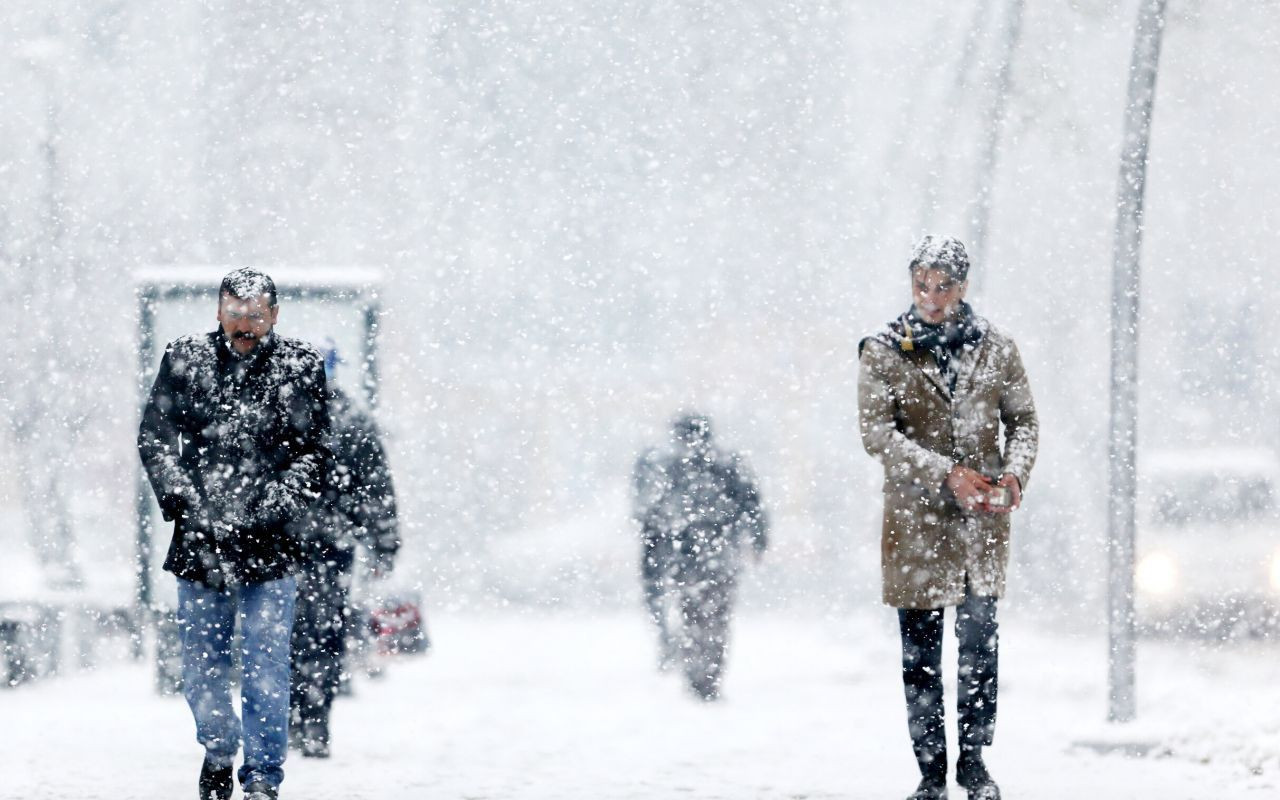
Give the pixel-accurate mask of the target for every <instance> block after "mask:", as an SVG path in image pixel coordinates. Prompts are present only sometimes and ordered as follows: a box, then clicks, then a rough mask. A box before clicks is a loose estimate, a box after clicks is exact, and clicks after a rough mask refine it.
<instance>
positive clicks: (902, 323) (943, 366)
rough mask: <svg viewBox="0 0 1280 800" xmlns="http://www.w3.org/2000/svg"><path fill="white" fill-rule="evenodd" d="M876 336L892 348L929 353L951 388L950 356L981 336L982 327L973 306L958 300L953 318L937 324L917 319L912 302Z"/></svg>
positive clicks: (972, 343)
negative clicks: (957, 312) (958, 305)
mask: <svg viewBox="0 0 1280 800" xmlns="http://www.w3.org/2000/svg"><path fill="white" fill-rule="evenodd" d="M878 338H880V339H881V340H882V341H884V342H885V343H886V344H889V345H891V346H893V348H894V349H896V350H901V351H903V352H913V351H916V350H922V351H926V352H928V353H930V354H931V355H932V356H933V359H934V361H935V362H936V363H937V365H938V371H939V372H941V373H942V378H943V380H945V381H946V382H947V385H948V386H949V387H950V389H951V391H953V392H954V391H955V381H956V376H955V374H954V373H952V372H951V359H952V357H953V356H955V355H956V354H957V353H959V352H960V350H961V349H962V348H964V347H966V346H972V345H975V344H977V343H978V341H979V340H981V339H982V330H981V329H980V328H979V327H978V324H977V320H976V319H975V318H974V316H973V307H972V306H970V305H969V304H968V303H966V302H964V301H961V302H960V313H959V314H957V315H956V316H955V318H954V319H949V320H947V321H946V322H943V323H940V324H937V325H931V324H929V323H927V322H925V321H924V320H922V319H920V315H918V314H917V313H916V307H915V306H914V305H913V306H911V308H909V309H907V311H906V313H904V314H902V315H900V316H899V317H898V318H897V319H895V320H894V321H893V322H890V323H889V327H888V330H887V331H885V332H884V333H882V334H880V336H879V337H878Z"/></svg>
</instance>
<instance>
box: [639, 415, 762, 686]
mask: <svg viewBox="0 0 1280 800" xmlns="http://www.w3.org/2000/svg"><path fill="white" fill-rule="evenodd" d="M634 478H635V511H634V517H635V519H636V520H637V522H638V523H639V525H640V529H641V534H642V546H641V560H640V572H641V580H642V582H643V587H644V592H645V602H646V605H647V607H648V611H649V616H650V618H651V619H652V620H653V622H654V624H655V625H656V626H657V628H658V632H659V647H660V648H661V650H660V653H661V655H660V661H661V664H662V665H663V666H664V667H665V666H670V665H671V664H672V663H673V662H675V661H677V660H679V661H680V662H681V663H682V666H683V669H684V673H685V677H686V679H687V680H688V681H689V685H690V688H692V689H693V691H694V692H695V693H696V694H697V695H698V696H699V697H701V698H702V699H704V700H715V699H717V698H718V697H719V696H720V690H721V682H722V678H723V673H724V666H725V652H726V648H727V646H728V639H729V623H730V620H731V618H732V614H733V602H734V597H735V589H736V587H737V578H738V573H739V571H740V568H741V564H742V559H741V553H740V551H741V546H742V545H743V544H744V543H749V544H750V546H751V549H752V551H753V552H754V553H755V554H756V556H757V557H759V556H760V555H761V554H762V553H764V551H765V549H766V548H767V547H768V520H767V517H766V515H765V512H764V509H763V508H762V507H761V505H760V496H759V492H758V491H757V489H756V485H755V481H754V480H753V479H752V477H751V475H750V473H749V471H748V469H747V467H746V464H745V463H744V461H743V459H742V458H741V457H740V456H739V455H737V454H736V453H729V452H724V451H722V450H720V449H719V448H718V447H716V445H715V444H714V442H713V441H712V435H711V421H710V420H709V419H708V418H707V417H705V416H703V415H701V414H692V413H691V414H681V415H678V416H677V417H676V418H675V420H674V422H673V424H672V427H671V438H670V441H669V443H668V444H667V446H665V447H662V448H655V449H652V450H649V451H647V452H646V453H645V454H643V455H642V456H641V457H640V459H639V460H638V461H637V462H636V468H635V475H634ZM672 615H674V619H673V618H672ZM673 623H674V625H675V628H676V629H675V630H673V629H672V627H673Z"/></svg>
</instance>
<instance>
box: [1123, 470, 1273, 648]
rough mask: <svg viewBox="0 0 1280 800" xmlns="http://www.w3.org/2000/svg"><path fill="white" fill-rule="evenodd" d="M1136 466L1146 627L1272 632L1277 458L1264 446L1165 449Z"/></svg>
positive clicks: (1141, 617) (1139, 574)
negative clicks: (1186, 449)
mask: <svg viewBox="0 0 1280 800" xmlns="http://www.w3.org/2000/svg"><path fill="white" fill-rule="evenodd" d="M1139 475H1140V478H1139V490H1138V509H1139V516H1138V530H1137V541H1136V543H1135V545H1136V554H1135V555H1136V560H1135V571H1134V583H1135V591H1136V593H1137V597H1136V605H1137V616H1138V627H1139V630H1140V631H1142V632H1144V633H1147V634H1152V633H1155V634H1178V635H1210V636H1233V635H1241V634H1248V635H1260V634H1265V633H1268V632H1270V631H1271V630H1272V629H1273V628H1274V627H1275V624H1276V612H1277V608H1278V607H1280V603H1278V601H1280V497H1277V491H1278V490H1280V458H1277V456H1276V454H1275V453H1274V452H1273V451H1271V450H1269V449H1263V448H1215V449H1212V450H1208V449H1205V450H1190V451H1185V450H1184V451H1160V452H1156V453H1152V454H1150V455H1149V456H1147V457H1145V458H1144V459H1143V460H1142V463H1141V469H1140V470H1139Z"/></svg>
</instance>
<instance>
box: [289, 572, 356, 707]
mask: <svg viewBox="0 0 1280 800" xmlns="http://www.w3.org/2000/svg"><path fill="white" fill-rule="evenodd" d="M353 562H354V558H353V554H352V553H351V552H350V551H343V550H337V549H334V550H333V551H331V552H326V553H324V554H323V556H320V557H316V558H313V559H311V560H310V561H308V562H307V563H306V564H305V565H304V566H303V567H302V569H301V570H300V571H299V574H298V596H297V602H296V605H295V609H296V615H295V618H294V625H293V640H292V658H291V662H292V669H291V673H292V674H291V676H290V677H291V679H290V691H289V707H290V711H291V712H292V716H293V718H294V720H295V721H297V722H305V721H307V720H319V721H327V720H328V717H329V707H330V706H331V705H332V704H333V698H334V697H335V696H336V695H337V693H338V684H339V682H340V681H341V678H342V666H343V665H342V662H343V657H344V656H345V655H346V650H347V646H346V616H347V611H346V609H347V585H348V583H349V581H350V575H351V568H352V565H353Z"/></svg>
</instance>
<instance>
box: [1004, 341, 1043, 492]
mask: <svg viewBox="0 0 1280 800" xmlns="http://www.w3.org/2000/svg"><path fill="white" fill-rule="evenodd" d="M1005 363H1006V364H1007V367H1006V371H1005V375H1004V391H1003V392H1001V394H1000V422H1001V423H1002V424H1003V425H1004V471H1005V472H1007V473H1008V474H1010V475H1013V476H1014V477H1015V478H1017V479H1018V483H1019V484H1021V486H1022V488H1023V489H1026V488H1027V481H1028V480H1029V479H1030V478H1031V468H1032V467H1033V466H1035V463H1036V452H1037V451H1038V450H1039V447H1040V421H1039V419H1038V418H1037V417H1036V405H1035V401H1034V400H1033V399H1032V397H1031V384H1030V383H1029V382H1028V381H1027V371H1026V370H1025V369H1024V368H1023V366H1022V356H1021V355H1020V354H1019V353H1018V346H1017V345H1016V344H1014V343H1013V342H1009V353H1008V357H1007V358H1006V360H1005Z"/></svg>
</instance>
